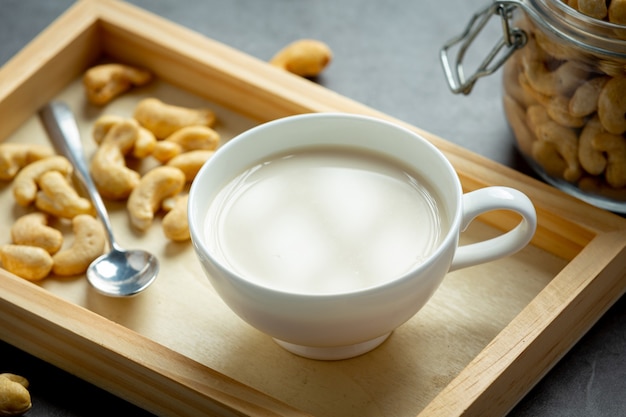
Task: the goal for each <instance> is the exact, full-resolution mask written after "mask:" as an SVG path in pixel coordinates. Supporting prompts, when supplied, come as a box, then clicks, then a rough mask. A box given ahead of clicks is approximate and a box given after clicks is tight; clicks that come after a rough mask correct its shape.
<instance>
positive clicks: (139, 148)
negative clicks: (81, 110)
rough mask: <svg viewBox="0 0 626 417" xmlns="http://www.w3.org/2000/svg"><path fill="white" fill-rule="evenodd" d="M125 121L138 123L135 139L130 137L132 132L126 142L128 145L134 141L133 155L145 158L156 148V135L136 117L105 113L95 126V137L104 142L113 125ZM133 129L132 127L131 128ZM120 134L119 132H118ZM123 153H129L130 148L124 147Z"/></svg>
mask: <svg viewBox="0 0 626 417" xmlns="http://www.w3.org/2000/svg"><path fill="white" fill-rule="evenodd" d="M124 122H128V123H133V124H136V125H137V128H138V129H139V130H138V132H137V134H136V137H135V139H134V140H133V139H130V134H129V137H128V138H127V140H128V141H129V142H125V143H124V144H125V145H126V146H128V145H129V143H130V142H133V145H132V155H133V156H134V157H136V158H145V157H146V156H148V155H150V154H151V153H152V150H153V149H154V145H155V144H156V137H155V136H154V134H153V133H152V132H150V131H149V130H148V129H146V128H144V127H143V126H139V125H138V124H137V121H136V120H135V119H127V118H124V117H122V116H117V115H112V114H105V115H102V116H100V117H99V118H98V119H97V120H96V121H95V122H94V127H93V139H94V141H95V142H96V143H97V144H99V145H100V144H102V142H103V141H104V138H105V137H106V135H107V134H108V133H109V132H110V130H111V129H112V128H113V126H115V125H118V124H122V123H124ZM129 129H131V128H129ZM118 134H119V132H118ZM122 151H123V153H124V154H126V153H128V149H126V148H124V149H122Z"/></svg>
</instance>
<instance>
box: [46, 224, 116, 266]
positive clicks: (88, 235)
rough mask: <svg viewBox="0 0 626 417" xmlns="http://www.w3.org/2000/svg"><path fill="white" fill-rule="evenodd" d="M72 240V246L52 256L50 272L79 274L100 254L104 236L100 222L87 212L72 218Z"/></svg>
mask: <svg viewBox="0 0 626 417" xmlns="http://www.w3.org/2000/svg"><path fill="white" fill-rule="evenodd" d="M72 230H73V232H74V241H73V242H72V246H71V247H69V248H67V249H63V250H61V251H60V252H57V253H56V254H55V255H54V256H53V257H52V260H53V265H52V272H53V273H54V274H56V275H63V276H67V275H79V274H82V273H84V272H85V271H86V270H87V268H88V267H89V264H90V263H91V262H92V261H93V260H94V259H96V258H97V257H98V256H100V255H102V253H103V252H104V247H105V244H106V237H105V234H104V228H103V227H102V224H101V223H100V222H99V221H98V220H96V219H95V218H94V217H92V216H90V215H89V214H79V215H78V216H76V217H74V218H73V219H72Z"/></svg>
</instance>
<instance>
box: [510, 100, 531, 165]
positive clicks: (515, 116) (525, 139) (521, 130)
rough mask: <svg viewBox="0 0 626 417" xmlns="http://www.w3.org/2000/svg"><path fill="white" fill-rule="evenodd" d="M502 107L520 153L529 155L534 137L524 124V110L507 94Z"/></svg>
mask: <svg viewBox="0 0 626 417" xmlns="http://www.w3.org/2000/svg"><path fill="white" fill-rule="evenodd" d="M503 105H504V111H505V113H506V115H507V119H508V120H509V124H510V125H511V129H512V130H513V134H514V135H515V137H516V138H517V143H518V145H519V148H520V151H521V152H522V153H524V154H525V155H529V154H530V152H531V148H532V144H533V142H534V141H535V136H534V135H533V133H532V132H531V131H530V129H529V128H528V125H527V123H526V112H525V111H524V108H523V107H522V106H520V105H519V103H518V102H517V101H515V99H514V98H512V97H511V96H509V95H508V94H507V95H505V96H504V98H503Z"/></svg>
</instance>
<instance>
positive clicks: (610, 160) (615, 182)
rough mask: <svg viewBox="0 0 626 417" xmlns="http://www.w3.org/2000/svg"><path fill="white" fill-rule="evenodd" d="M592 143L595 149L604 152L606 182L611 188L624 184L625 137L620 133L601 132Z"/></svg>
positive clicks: (625, 173) (625, 179)
mask: <svg viewBox="0 0 626 417" xmlns="http://www.w3.org/2000/svg"><path fill="white" fill-rule="evenodd" d="M592 145H593V147H594V148H595V149H596V150H598V151H601V152H605V153H606V158H607V165H606V170H605V172H604V178H605V179H606V182H607V183H608V184H609V185H610V186H611V187H613V188H621V187H624V186H626V139H624V138H623V137H622V136H621V135H613V134H611V133H606V132H603V133H599V134H597V135H596V136H595V137H594V138H593V142H592Z"/></svg>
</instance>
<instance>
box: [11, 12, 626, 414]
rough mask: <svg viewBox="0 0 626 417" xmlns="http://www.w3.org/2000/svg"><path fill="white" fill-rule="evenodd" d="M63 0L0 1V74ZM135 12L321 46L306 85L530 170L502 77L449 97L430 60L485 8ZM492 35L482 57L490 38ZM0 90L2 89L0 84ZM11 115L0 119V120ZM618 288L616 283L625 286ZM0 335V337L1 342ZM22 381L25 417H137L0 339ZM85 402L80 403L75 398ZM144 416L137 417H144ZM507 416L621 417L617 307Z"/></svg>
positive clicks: (625, 381)
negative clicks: (27, 407) (320, 66)
mask: <svg viewBox="0 0 626 417" xmlns="http://www.w3.org/2000/svg"><path fill="white" fill-rule="evenodd" d="M72 3H73V1H70V0H0V64H4V63H5V62H7V61H8V60H9V59H10V58H11V57H12V56H13V55H15V54H16V53H17V52H18V51H19V50H20V49H21V48H23V47H24V46H25V45H26V44H27V43H28V42H29V41H30V40H31V39H32V38H34V37H35V36H36V35H37V34H38V33H39V32H40V31H41V30H43V29H44V28H45V27H46V26H48V25H49V24H50V23H51V22H52V20H54V19H55V18H56V17H57V16H58V15H60V14H61V13H62V12H63V11H64V10H66V9H67V8H68V7H69V6H70V5H71V4H72ZM131 3H134V4H137V5H139V6H141V7H142V8H145V9H147V10H150V11H152V12H154V13H156V14H159V15H162V16H164V17H166V18H167V19H169V20H172V21H174V22H176V23H179V24H181V25H184V26H186V27H188V28H191V29H193V30H195V31H197V32H200V33H202V34H205V35H207V36H208V37H210V38H213V39H215V40H218V41H221V42H223V43H225V44H228V45H230V46H233V47H235V48H237V49H239V50H241V51H244V52H246V53H248V54H251V55H253V56H256V57H258V58H260V59H263V60H268V59H269V58H271V56H272V55H273V54H274V53H275V52H276V51H277V50H278V49H280V48H281V47H282V46H284V45H285V44H287V43H289V42H291V41H293V40H295V39H298V38H303V37H308V38H316V39H320V40H322V41H325V42H326V43H328V44H329V45H330V46H331V48H332V50H333V52H334V54H335V57H334V61H333V62H332V64H331V66H330V67H329V68H328V69H327V70H326V71H325V72H324V74H323V75H322V76H321V77H319V78H318V79H317V80H316V81H317V82H319V83H320V84H322V85H324V86H326V87H327V88H329V89H331V90H334V91H336V92H338V93H340V94H342V95H345V96H347V97H350V98H352V99H355V100H357V101H360V102H362V103H364V104H366V105H368V106H370V107H373V108H375V109H378V110H381V111H383V112H385V113H387V114H389V115H391V116H394V117H397V118H399V119H401V120H404V121H407V122H409V123H411V124H413V125H415V126H418V127H420V128H423V129H425V130H427V131H429V132H432V133H435V134H437V135H439V136H441V137H443V138H445V139H447V140H449V141H451V142H454V143H457V144H459V145H461V146H463V147H465V148H467V149H468V150H471V151H473V152H476V153H479V154H482V155H485V156H487V157H488V158H491V159H493V160H496V161H498V162H500V163H502V164H505V165H509V166H511V167H514V168H515V169H518V170H521V171H524V172H528V171H527V167H526V166H525V165H524V163H523V162H522V161H521V160H520V158H519V156H518V154H517V152H516V150H515V147H514V141H513V138H512V136H511V133H510V131H509V129H508V126H507V124H506V121H505V119H504V115H503V112H502V109H501V105H500V94H501V86H500V74H499V73H498V74H496V75H492V76H491V77H489V78H487V79H484V80H482V81H480V82H479V83H478V84H477V86H476V88H475V89H474V91H473V92H472V94H471V95H470V96H455V95H453V94H452V93H450V92H449V90H448V87H447V85H446V83H445V80H444V77H443V72H442V70H441V66H440V64H439V60H438V51H439V48H440V47H441V46H442V45H443V43H444V42H445V41H446V40H448V39H449V38H451V37H452V36H455V35H456V34H458V33H460V32H461V30H462V29H463V27H464V25H465V23H466V22H467V21H468V20H469V18H470V16H471V15H472V14H473V13H474V12H476V11H478V10H479V9H480V8H482V7H483V5H485V4H487V0H484V1H473V2H470V1H467V0H440V1H417V0H315V1H311V0H308V1H304V0H257V1H255V0H230V1H217V0H179V1H173V0H169V1H168V0H132V1H131ZM499 30H500V29H499V26H497V24H496V25H490V26H489V28H488V29H487V35H486V36H482V37H481V38H479V40H478V46H477V47H476V51H478V52H481V53H484V52H486V51H487V50H488V49H489V48H490V46H491V44H492V43H493V42H494V39H495V37H497V36H499ZM2 82H3V80H2V79H0V84H1V83H2ZM5 117H10V115H0V123H1V120H2V119H3V118H5ZM625 279H626V277H625ZM2 331H3V330H2V329H0V339H2ZM7 371H12V372H16V373H21V374H23V375H28V376H29V378H30V379H31V380H32V381H33V385H32V386H31V393H32V395H33V399H34V407H33V409H32V410H31V411H30V412H29V413H28V415H29V416H44V415H55V416H94V415H112V414H115V415H125V414H124V413H126V415H136V416H138V415H144V412H142V411H141V410H137V409H136V408H134V407H133V406H132V405H130V404H127V403H125V402H123V401H121V400H119V399H117V398H116V397H113V396H111V395H110V394H108V393H105V392H103V391H101V390H100V389H98V388H96V387H93V386H91V385H89V384H87V383H85V382H83V381H81V380H78V379H76V378H75V377H73V376H71V375H68V374H66V373H65V372H62V371H60V370H58V369H56V368H54V367H53V366H51V365H49V364H46V363H45V362H43V361H41V360H39V359H37V358H33V357H31V356H29V355H27V354H25V353H24V352H21V351H19V350H18V349H15V348H14V347H12V346H9V345H7V344H6V343H4V342H1V341H0V372H7ZM77 396H78V397H80V398H83V399H85V401H87V405H81V404H80V403H79V402H77V401H76V397H77ZM145 415H147V413H145ZM510 415H511V416H515V417H521V416H586V417H590V416H612V417H613V416H626V299H625V298H624V297H622V299H621V300H620V301H618V302H617V304H616V305H615V306H614V307H613V308H612V309H611V310H610V311H609V312H608V313H607V314H606V315H605V316H604V317H603V318H602V319H601V320H600V321H599V323H598V324H597V325H596V326H595V327H594V328H593V329H592V330H591V331H590V332H589V333H588V334H587V335H586V336H585V337H584V338H583V339H582V340H581V341H580V342H579V343H578V344H577V345H576V346H575V347H574V348H573V349H572V350H571V351H570V352H569V353H568V354H567V355H566V356H565V357H564V358H563V359H562V360H561V361H560V362H559V363H558V364H557V365H556V367H555V368H554V369H553V370H552V371H551V372H550V373H549V374H548V375H547V376H546V377H545V378H544V379H543V380H542V381H541V382H540V383H539V384H538V385H537V386H536V387H535V388H534V389H533V390H532V391H531V392H530V393H529V394H528V395H527V396H526V397H525V398H524V399H523V400H522V401H521V402H520V404H518V406H517V407H516V408H515V409H514V410H513V411H512V412H511V413H510Z"/></svg>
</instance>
